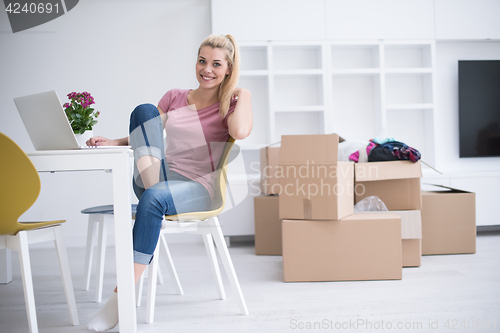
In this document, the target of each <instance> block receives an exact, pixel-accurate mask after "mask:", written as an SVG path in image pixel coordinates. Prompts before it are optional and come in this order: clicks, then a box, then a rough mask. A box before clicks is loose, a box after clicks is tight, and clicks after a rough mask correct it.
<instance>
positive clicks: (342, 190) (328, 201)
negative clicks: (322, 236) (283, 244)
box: [279, 134, 354, 220]
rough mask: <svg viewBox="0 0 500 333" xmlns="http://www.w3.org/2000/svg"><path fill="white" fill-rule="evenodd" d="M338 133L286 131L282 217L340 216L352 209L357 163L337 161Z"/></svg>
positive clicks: (282, 180) (284, 136) (280, 209)
mask: <svg viewBox="0 0 500 333" xmlns="http://www.w3.org/2000/svg"><path fill="white" fill-rule="evenodd" d="M338 144H339V136H338V135H337V134H320V135H283V136H282V139H281V150H280V162H279V165H280V167H281V171H282V174H281V176H280V188H281V192H280V196H279V198H280V199H279V217H280V219H307V220H340V219H341V218H343V217H346V216H349V215H351V214H352V213H353V202H354V193H353V192H354V191H353V185H354V184H353V182H354V178H353V177H354V166H353V163H352V162H338V161H337V156H338Z"/></svg>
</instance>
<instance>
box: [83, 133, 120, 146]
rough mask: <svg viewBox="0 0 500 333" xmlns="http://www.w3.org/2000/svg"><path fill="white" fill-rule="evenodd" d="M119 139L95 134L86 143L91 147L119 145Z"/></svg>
mask: <svg viewBox="0 0 500 333" xmlns="http://www.w3.org/2000/svg"><path fill="white" fill-rule="evenodd" d="M117 141H118V140H111V139H107V138H104V137H102V136H94V137H91V138H90V139H88V140H87V142H86V144H87V146H89V147H95V146H118V142H117Z"/></svg>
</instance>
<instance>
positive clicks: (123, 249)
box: [112, 153, 137, 333]
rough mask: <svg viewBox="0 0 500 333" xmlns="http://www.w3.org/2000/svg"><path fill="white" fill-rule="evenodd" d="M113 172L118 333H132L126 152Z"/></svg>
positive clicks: (134, 323) (134, 321)
mask: <svg viewBox="0 0 500 333" xmlns="http://www.w3.org/2000/svg"><path fill="white" fill-rule="evenodd" d="M112 172H113V203H114V207H115V211H114V215H115V223H114V225H115V251H116V279H117V286H118V316H119V323H120V324H119V325H120V332H126V333H135V332H137V316H136V308H135V288H134V268H133V250H132V210H131V198H130V182H131V178H130V177H131V172H130V160H129V155H128V153H124V154H122V155H121V156H120V158H119V160H117V164H116V166H115V167H114V168H113V170H112Z"/></svg>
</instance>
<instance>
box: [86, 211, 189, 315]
mask: <svg viewBox="0 0 500 333" xmlns="http://www.w3.org/2000/svg"><path fill="white" fill-rule="evenodd" d="M136 210H137V205H136V204H133V205H132V219H134V218H135V212H136ZM81 213H82V214H87V215H88V216H89V221H88V231H87V248H86V252H85V267H84V289H85V290H89V288H90V277H91V274H92V259H93V252H94V247H95V243H96V241H97V243H98V244H97V275H96V293H95V301H96V302H101V301H102V286H103V281H104V261H105V255H106V238H107V228H108V224H109V223H113V219H114V214H113V205H105V206H96V207H90V208H86V209H84V210H82V211H81ZM161 239H162V244H163V245H162V247H161V252H162V256H163V258H164V260H165V263H166V264H167V268H168V271H169V273H170V276H171V278H172V280H173V282H174V287H175V289H176V291H177V293H178V294H179V295H183V294H184V291H183V290H182V286H181V283H180V281H179V277H178V276H177V272H176V270H175V266H174V263H173V260H172V257H171V255H170V250H169V248H168V245H167V242H166V241H165V238H164V236H162V237H161ZM157 274H158V280H159V282H160V284H163V276H162V274H161V271H160V270H158V273H157ZM136 293H137V297H136V300H137V306H140V304H141V294H142V284H141V285H138V288H137V290H136Z"/></svg>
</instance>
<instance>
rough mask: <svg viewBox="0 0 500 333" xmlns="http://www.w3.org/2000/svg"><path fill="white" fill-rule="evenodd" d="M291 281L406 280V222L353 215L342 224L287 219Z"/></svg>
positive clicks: (286, 255) (390, 216) (285, 259)
mask: <svg viewBox="0 0 500 333" xmlns="http://www.w3.org/2000/svg"><path fill="white" fill-rule="evenodd" d="M282 227H283V271H284V280H285V282H299V281H349V280H387V279H401V278H402V257H401V246H402V245H401V218H400V217H399V216H398V215H397V214H394V213H389V212H387V213H384V214H357V213H355V214H353V215H350V216H348V217H346V218H343V219H341V220H339V221H307V220H283V222H282Z"/></svg>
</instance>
